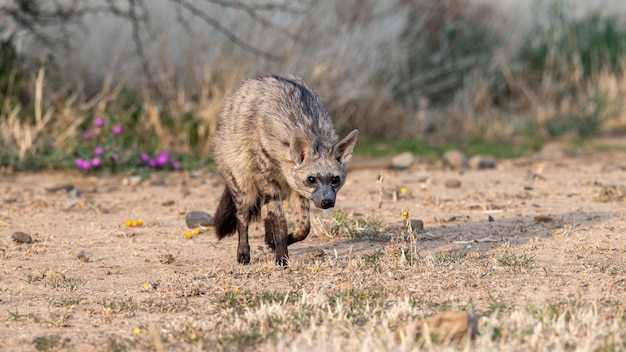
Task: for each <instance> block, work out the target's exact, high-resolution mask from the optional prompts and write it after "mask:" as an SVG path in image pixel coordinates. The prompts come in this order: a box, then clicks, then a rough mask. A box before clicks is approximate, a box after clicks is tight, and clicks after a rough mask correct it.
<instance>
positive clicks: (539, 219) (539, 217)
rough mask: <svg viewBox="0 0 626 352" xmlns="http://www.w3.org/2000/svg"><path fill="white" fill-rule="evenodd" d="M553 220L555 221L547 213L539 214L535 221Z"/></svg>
mask: <svg viewBox="0 0 626 352" xmlns="http://www.w3.org/2000/svg"><path fill="white" fill-rule="evenodd" d="M552 221H554V219H552V218H551V217H549V216H546V215H537V216H535V222H536V223H540V222H552Z"/></svg>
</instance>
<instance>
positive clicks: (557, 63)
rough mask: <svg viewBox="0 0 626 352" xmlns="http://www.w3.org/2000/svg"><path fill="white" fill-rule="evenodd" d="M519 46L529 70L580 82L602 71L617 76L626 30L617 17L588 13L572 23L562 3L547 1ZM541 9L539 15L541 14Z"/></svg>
mask: <svg viewBox="0 0 626 352" xmlns="http://www.w3.org/2000/svg"><path fill="white" fill-rule="evenodd" d="M542 5H547V11H546V12H545V14H544V13H541V14H539V13H538V14H537V15H536V16H534V18H536V19H537V21H536V22H535V23H534V25H533V29H532V30H531V31H530V33H529V34H528V37H527V39H526V41H525V43H524V44H523V46H522V58H523V60H525V61H526V62H528V64H529V65H530V66H531V67H532V69H533V70H535V71H537V72H539V73H540V74H542V73H548V74H551V75H554V77H556V78H557V79H559V80H564V81H567V80H570V79H571V76H572V74H573V73H575V72H580V73H581V74H582V78H583V79H589V78H591V77H593V76H597V75H598V74H600V73H601V72H602V71H605V70H606V71H609V72H620V71H621V69H622V67H621V64H622V61H623V59H624V57H626V26H624V25H623V24H622V23H621V22H620V20H619V18H618V16H616V15H607V14H603V13H600V12H597V11H596V12H590V13H587V14H586V15H584V16H583V17H582V18H579V19H576V18H574V17H573V16H572V14H571V13H569V12H567V7H566V6H565V3H564V2H563V1H562V0H549V1H547V3H545V2H544V3H543V4H542ZM544 8H545V6H543V7H541V8H540V10H539V11H542V12H543V11H544Z"/></svg>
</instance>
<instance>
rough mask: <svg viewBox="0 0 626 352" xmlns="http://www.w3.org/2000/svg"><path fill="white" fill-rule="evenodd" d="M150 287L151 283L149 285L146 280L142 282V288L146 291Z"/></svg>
mask: <svg viewBox="0 0 626 352" xmlns="http://www.w3.org/2000/svg"><path fill="white" fill-rule="evenodd" d="M150 287H152V285H150V284H149V283H147V282H146V283H145V284H143V289H144V290H146V291H147V290H149V289H150Z"/></svg>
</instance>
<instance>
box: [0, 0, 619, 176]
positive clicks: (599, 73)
mask: <svg viewBox="0 0 626 352" xmlns="http://www.w3.org/2000/svg"><path fill="white" fill-rule="evenodd" d="M3 3H4V6H3V7H2V9H3V10H2V11H0V16H3V19H5V21H4V22H3V23H4V24H3V25H2V28H0V29H1V30H2V31H3V40H4V41H3V43H4V44H3V47H2V48H3V49H2V53H3V59H2V66H1V73H0V74H1V75H2V82H1V83H2V85H1V86H2V89H1V92H0V97H1V98H2V100H3V101H2V106H1V109H0V116H1V118H0V124H1V131H2V132H1V135H0V144H1V145H2V151H3V152H2V153H1V154H2V158H3V159H2V160H3V162H2V164H4V165H13V164H21V165H22V166H24V164H26V165H27V166H28V165H30V164H33V163H35V162H33V161H31V162H27V163H24V162H23V160H24V159H28V158H29V156H33V155H42V154H44V155H56V157H55V158H52V159H48V162H43V164H44V165H43V166H47V167H59V165H67V163H66V164H63V159H64V158H63V155H68V154H70V155H72V154H73V153H74V152H75V150H76V149H77V148H78V146H77V145H76V144H77V143H76V142H75V139H76V138H77V136H78V135H79V133H80V132H81V131H82V130H84V129H85V126H87V125H89V123H90V121H91V120H90V119H93V118H94V117H96V116H108V117H110V118H111V119H114V120H115V121H118V122H121V123H123V124H124V126H125V127H127V128H128V130H132V131H133V133H134V135H135V136H139V139H140V141H138V142H139V143H143V144H147V145H150V146H151V148H153V149H156V148H158V147H160V148H168V149H171V150H174V151H176V152H178V153H194V154H199V155H208V154H209V149H210V148H209V146H210V142H211V136H212V133H213V131H214V130H215V119H216V115H217V112H218V110H219V107H220V104H221V102H222V100H223V98H224V95H226V94H228V92H230V91H231V90H232V89H234V87H235V85H236V84H237V83H238V82H239V81H240V80H241V79H243V78H246V77H250V76H254V75H258V74H264V73H266V72H273V73H278V74H297V75H302V76H304V77H305V79H307V80H308V81H309V82H310V85H311V86H312V87H314V88H315V89H316V90H317V91H318V92H319V93H320V95H321V96H322V99H323V101H325V102H326V104H327V105H328V107H329V109H330V111H331V113H332V115H333V116H334V118H335V122H336V125H337V127H338V129H339V130H340V131H342V132H344V131H348V130H351V129H352V128H359V129H360V130H361V133H362V136H363V138H362V141H365V140H375V141H397V140H413V141H428V142H429V143H442V142H443V141H453V142H457V141H458V142H461V143H463V142H468V141H474V140H489V141H494V142H496V143H499V142H503V143H511V142H512V143H517V144H525V145H528V146H530V147H537V146H538V145H540V144H541V143H543V142H544V141H545V140H548V139H550V138H553V137H555V136H556V137H560V136H563V135H566V136H572V135H574V136H582V137H586V136H588V135H593V134H596V133H598V132H606V131H613V132H615V131H617V132H621V131H623V130H624V128H625V123H624V119H625V118H624V113H623V111H622V103H621V102H622V97H623V96H624V90H625V89H626V88H625V84H624V76H623V62H624V60H623V59H624V53H625V52H626V28H625V27H624V23H623V15H624V13H625V11H626V10H625V9H624V7H625V6H624V5H623V4H622V3H621V2H619V1H603V2H599V3H597V4H595V3H594V4H593V5H592V4H589V3H588V2H584V1H537V2H533V1H528V2H515V1H504V2H491V1H471V0H446V1H401V0H397V1H385V2H378V1H367V0H350V1H330V2H318V1H307V0H300V1H293V2H281V1H277V2H267V3H265V2H249V3H246V2H237V1H233V2H228V1H226V2H220V1H182V0H156V1H150V2H149V4H146V3H145V2H143V1H111V0H102V1H96V0H94V1H84V2H72V1H66V2H58V3H48V2H37V1H35V2H31V3H33V4H38V7H37V6H32V7H30V8H29V7H27V6H23V7H21V8H20V6H22V5H20V4H23V3H29V2H22V1H17V0H12V1H10V0H3ZM62 4H66V5H67V8H70V9H74V10H75V12H67V11H66V12H63V11H65V10H63V9H65V8H66V7H63V6H62ZM107 4H108V5H110V6H113V7H112V8H109V7H105V8H104V9H100V8H99V7H97V6H105V5H107ZM112 4H113V5H112ZM242 4H248V5H245V6H244V5H242ZM148 5H149V6H148ZM266 5H267V6H266ZM246 6H247V7H246ZM58 8H61V9H62V10H63V11H61V10H58ZM95 9H99V10H95ZM20 11H21V12H20ZM28 11H30V12H28ZM37 11H39V12H37ZM46 11H48V12H50V13H53V14H56V15H57V16H61V18H60V19H58V20H54V19H50V18H48V17H46V13H47V12H46ZM55 11H56V12H55ZM24 12H25V13H26V14H27V15H21V16H20V15H15V13H18V14H20V13H24ZM59 13H60V15H59ZM36 14H39V15H36ZM62 16H65V17H62ZM49 17H52V16H49ZM134 147H136V145H135V146H134ZM55 153H56V154H55ZM31 159H33V158H32V157H31ZM55 163H56V165H55ZM35 164H42V162H38V163H35ZM70 165H71V163H70ZM40 166H41V165H40Z"/></svg>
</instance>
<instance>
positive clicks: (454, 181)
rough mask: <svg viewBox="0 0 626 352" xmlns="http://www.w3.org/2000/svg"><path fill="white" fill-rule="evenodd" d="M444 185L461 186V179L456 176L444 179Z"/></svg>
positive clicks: (448, 186)
mask: <svg viewBox="0 0 626 352" xmlns="http://www.w3.org/2000/svg"><path fill="white" fill-rule="evenodd" d="M444 185H445V186H446V187H447V188H459V187H461V181H459V180H457V179H456V178H449V179H447V180H446V182H445V183H444Z"/></svg>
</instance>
